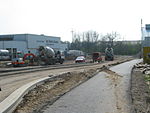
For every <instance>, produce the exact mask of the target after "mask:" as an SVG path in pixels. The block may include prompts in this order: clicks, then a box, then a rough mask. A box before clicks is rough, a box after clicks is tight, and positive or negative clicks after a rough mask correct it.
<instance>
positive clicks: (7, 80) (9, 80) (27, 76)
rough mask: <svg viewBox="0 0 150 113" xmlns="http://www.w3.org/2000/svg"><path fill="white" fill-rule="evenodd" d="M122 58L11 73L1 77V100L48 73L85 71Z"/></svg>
mask: <svg viewBox="0 0 150 113" xmlns="http://www.w3.org/2000/svg"><path fill="white" fill-rule="evenodd" d="M122 60H123V58H122ZM122 60H120V59H119V60H115V61H113V62H105V63H102V64H99V65H92V66H82V67H72V68H66V69H53V70H45V71H38V72H31V73H21V74H16V75H10V76H2V77H0V87H1V88H2V91H0V102H1V101H3V100H4V99H5V98H6V97H8V96H9V95H10V94H11V93H12V92H13V91H15V90H16V89H18V88H19V87H21V86H23V85H24V84H27V83H29V82H31V81H34V80H37V79H40V78H44V77H47V76H48V75H56V74H60V73H64V72H71V71H84V70H85V69H90V68H99V67H102V66H103V65H108V64H110V63H114V62H117V61H122Z"/></svg>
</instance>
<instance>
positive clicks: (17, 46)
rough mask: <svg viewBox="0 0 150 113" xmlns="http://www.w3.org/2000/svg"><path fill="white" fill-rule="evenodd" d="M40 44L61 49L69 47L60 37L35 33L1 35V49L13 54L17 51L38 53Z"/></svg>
mask: <svg viewBox="0 0 150 113" xmlns="http://www.w3.org/2000/svg"><path fill="white" fill-rule="evenodd" d="M39 46H49V47H51V48H53V49H54V50H61V51H65V50H66V49H67V44H63V43H61V39H60V37H55V36H45V35H35V34H12V35H0V49H7V50H9V51H10V53H13V54H15V53H16V52H17V51H21V52H23V53H28V52H31V53H34V54H36V52H37V48H39Z"/></svg>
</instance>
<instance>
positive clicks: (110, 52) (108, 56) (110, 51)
mask: <svg viewBox="0 0 150 113" xmlns="http://www.w3.org/2000/svg"><path fill="white" fill-rule="evenodd" d="M105 60H107V61H113V60H114V52H113V48H111V47H107V48H106V49H105Z"/></svg>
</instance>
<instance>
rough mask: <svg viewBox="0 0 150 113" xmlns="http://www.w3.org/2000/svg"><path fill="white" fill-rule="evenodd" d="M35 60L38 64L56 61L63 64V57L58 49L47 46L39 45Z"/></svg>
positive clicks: (49, 63)
mask: <svg viewBox="0 0 150 113" xmlns="http://www.w3.org/2000/svg"><path fill="white" fill-rule="evenodd" d="M36 60H37V61H38V63H39V64H46V65H52V64H56V63H60V64H63V62H64V58H63V57H62V55H61V52H60V51H54V50H53V49H52V48H50V47H48V46H40V47H39V48H38V55H37V57H36Z"/></svg>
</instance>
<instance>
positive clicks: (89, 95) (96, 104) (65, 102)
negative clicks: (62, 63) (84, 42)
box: [43, 60, 141, 113]
mask: <svg viewBox="0 0 150 113" xmlns="http://www.w3.org/2000/svg"><path fill="white" fill-rule="evenodd" d="M140 61H141V60H132V61H129V62H126V63H123V64H120V65H117V66H114V67H112V68H111V69H110V70H112V71H114V72H116V73H117V74H118V76H116V75H113V72H111V71H110V72H109V73H108V72H100V73H99V74H97V75H96V76H95V77H93V78H91V79H90V80H88V81H87V82H85V83H83V84H82V85H80V86H78V87H76V88H75V89H73V90H72V91H70V92H69V93H67V94H65V95H64V96H62V97H61V98H60V99H59V100H57V101H56V102H55V103H54V104H53V105H51V106H48V107H47V108H46V109H44V110H43V112H44V113H130V112H131V108H130V95H129V87H130V72H131V69H132V67H133V65H134V64H136V63H138V62H140Z"/></svg>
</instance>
